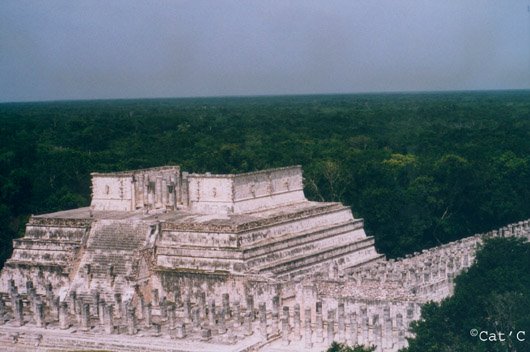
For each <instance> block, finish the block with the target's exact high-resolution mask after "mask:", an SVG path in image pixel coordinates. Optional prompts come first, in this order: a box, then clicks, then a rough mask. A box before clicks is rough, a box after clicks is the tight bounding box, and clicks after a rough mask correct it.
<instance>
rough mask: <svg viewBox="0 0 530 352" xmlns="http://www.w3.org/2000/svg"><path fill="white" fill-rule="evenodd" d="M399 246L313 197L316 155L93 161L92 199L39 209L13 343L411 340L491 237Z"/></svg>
mask: <svg viewBox="0 0 530 352" xmlns="http://www.w3.org/2000/svg"><path fill="white" fill-rule="evenodd" d="M492 236H525V237H529V236H530V226H529V222H528V221H524V222H519V223H517V224H513V225H508V226H506V227H503V228H502V229H500V230H495V231H491V232H489V233H486V234H477V235H475V236H472V237H468V238H465V239H463V240H460V241H457V242H453V243H449V244H446V245H443V246H440V247H437V248H433V249H429V250H424V251H422V252H421V253H414V254H413V255H409V256H407V257H406V258H403V259H399V260H387V259H386V258H385V257H384V255H382V254H379V253H377V251H376V250H375V247H374V239H373V238H372V237H369V236H367V235H366V234H365V232H364V228H363V220H362V219H356V218H354V217H353V216H352V212H351V210H350V208H349V207H347V206H344V205H342V204H340V203H332V202H329V203H325V202H313V201H309V200H307V199H306V198H305V196H304V192H303V178H302V168H301V167H300V166H292V167H284V168H277V169H270V170H264V171H258V172H250V173H244V174H230V175H213V174H209V173H206V174H194V173H187V172H183V171H181V170H180V167H179V166H164V167H159V168H151V169H143V170H134V171H128V172H116V173H93V174H92V201H91V205H90V207H86V208H80V209H73V210H66V211H60V212H56V213H51V214H43V215H35V216H32V217H31V218H30V219H29V221H28V223H27V225H26V232H25V235H24V237H22V238H20V239H16V240H14V243H13V245H14V251H13V255H12V257H11V258H10V259H9V260H8V261H7V262H6V263H5V266H4V268H3V270H2V273H1V276H0V318H1V319H0V346H1V349H2V350H3V351H32V350H39V351H48V350H50V351H51V350H53V351H62V350H63V351H66V350H68V351H73V350H105V351H234V352H235V351H301V350H305V351H324V350H325V349H326V348H327V347H328V346H329V345H330V343H331V342H332V341H339V342H347V343H348V344H363V345H376V346H377V351H379V352H383V351H384V352H390V351H397V350H398V349H399V348H402V347H404V346H406V343H407V342H406V337H408V336H409V332H408V326H409V324H410V323H411V321H413V320H416V319H418V318H419V317H420V306H421V305H422V304H423V303H425V302H427V301H430V300H435V301H438V300H441V299H443V298H444V297H447V296H449V295H451V293H452V289H453V283H452V281H453V278H454V277H455V276H456V275H458V273H459V272H461V271H462V270H465V269H466V268H467V267H469V266H470V265H471V264H472V263H473V260H474V256H475V251H476V249H477V245H478V244H479V243H480V242H481V241H482V240H483V239H484V238H485V237H492Z"/></svg>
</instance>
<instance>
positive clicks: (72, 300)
mask: <svg viewBox="0 0 530 352" xmlns="http://www.w3.org/2000/svg"><path fill="white" fill-rule="evenodd" d="M76 300H77V293H76V292H75V290H72V291H70V305H69V306H70V314H72V315H75V314H76V313H77V312H76V308H77V306H76V304H75V302H76Z"/></svg>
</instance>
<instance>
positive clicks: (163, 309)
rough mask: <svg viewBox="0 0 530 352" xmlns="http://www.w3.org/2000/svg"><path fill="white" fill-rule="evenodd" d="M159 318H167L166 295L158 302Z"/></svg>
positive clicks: (163, 319)
mask: <svg viewBox="0 0 530 352" xmlns="http://www.w3.org/2000/svg"><path fill="white" fill-rule="evenodd" d="M160 319H161V320H162V321H166V320H167V300H166V297H163V298H162V301H161V302H160Z"/></svg>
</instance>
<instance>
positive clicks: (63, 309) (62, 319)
mask: <svg viewBox="0 0 530 352" xmlns="http://www.w3.org/2000/svg"><path fill="white" fill-rule="evenodd" d="M59 328H60V329H61V330H66V329H68V304H67V303H66V302H64V301H63V302H61V303H60V304H59Z"/></svg>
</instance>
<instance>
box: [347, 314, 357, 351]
mask: <svg viewBox="0 0 530 352" xmlns="http://www.w3.org/2000/svg"><path fill="white" fill-rule="evenodd" d="M348 343H349V344H350V345H352V346H355V345H356V344H357V314H355V313H350V326H349V333H348Z"/></svg>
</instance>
